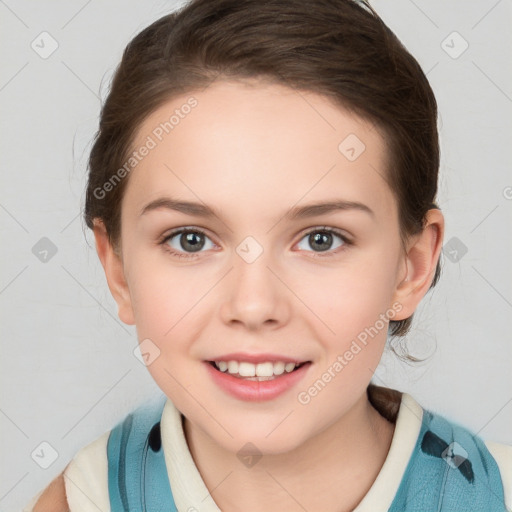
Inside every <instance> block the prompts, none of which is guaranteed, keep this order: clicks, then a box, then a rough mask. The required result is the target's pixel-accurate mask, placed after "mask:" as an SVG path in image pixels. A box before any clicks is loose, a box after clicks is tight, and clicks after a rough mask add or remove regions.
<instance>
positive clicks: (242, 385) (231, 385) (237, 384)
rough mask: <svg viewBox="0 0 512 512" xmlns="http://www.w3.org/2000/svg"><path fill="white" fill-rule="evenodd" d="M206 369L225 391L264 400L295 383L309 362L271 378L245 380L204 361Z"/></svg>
mask: <svg viewBox="0 0 512 512" xmlns="http://www.w3.org/2000/svg"><path fill="white" fill-rule="evenodd" d="M204 364H205V365H206V369H207V371H208V372H209V373H210V375H211V376H212V379H213V381H214V382H215V383H216V384H217V385H218V386H219V387H220V388H221V389H223V390H224V391H225V392H227V393H228V394H230V395H231V396H234V397H235V398H238V399H240V400H245V401H248V402H264V401H266V400H272V399H273V398H276V397H278V396H279V395H281V394H282V393H284V392H285V391H287V390H289V389H290V388H291V387H293V386H294V385H295V384H297V383H298V382H299V381H300V380H301V379H302V378H303V377H304V375H305V374H306V372H307V371H308V368H309V367H310V366H311V363H310V362H308V363H305V364H303V365H302V366H301V367H300V368H297V369H296V370H294V371H293V372H290V373H286V372H285V373H283V374H281V375H278V376H276V377H275V378H274V379H272V380H263V381H257V380H245V379H240V378H237V377H233V376H232V375H229V373H224V372H221V371H220V370H217V369H215V368H214V367H213V366H212V365H211V364H210V363H209V362H207V361H205V362H204Z"/></svg>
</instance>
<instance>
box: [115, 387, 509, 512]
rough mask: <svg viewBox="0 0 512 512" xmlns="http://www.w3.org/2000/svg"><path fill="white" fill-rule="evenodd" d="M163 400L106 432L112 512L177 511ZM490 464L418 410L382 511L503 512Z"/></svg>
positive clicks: (464, 436)
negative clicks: (413, 435) (412, 441)
mask: <svg viewBox="0 0 512 512" xmlns="http://www.w3.org/2000/svg"><path fill="white" fill-rule="evenodd" d="M165 400H166V397H165V396H163V397H162V398H161V400H159V401H158V402H156V403H152V404H148V405H145V406H142V407H139V408H138V409H136V410H135V411H134V412H133V413H132V414H129V415H128V416H127V417H126V418H125V419H124V420H123V421H122V422H120V423H119V424H118V425H117V426H116V427H115V428H114V429H112V431H111V433H110V436H109V439H108V444H107V455H108V490H109V497H110V504H111V511H112V512H156V511H168V512H177V508H176V505H175V503H174V499H173V495H172V491H171V485H170V483H169V477H168V472H167V467H166V465H165V458H164V453H163V448H162V442H161V436H160V419H161V416H162V411H163V407H164V405H165ZM504 501H505V499H504V490H503V484H502V481H501V475H500V471H499V468H498V466H497V464H496V461H495V460H494V458H493V457H492V455H491V454H490V452H489V450H488V449H487V447H486V446H485V444H484V442H483V441H482V440H481V439H480V438H479V437H478V436H476V435H475V434H473V433H472V432H470V431H469V430H468V429H466V428H464V427H461V426H459V425H457V424H455V423H453V422H450V421H448V420H447V419H445V418H444V417H442V416H440V415H437V414H434V413H432V412H430V411H428V410H425V409H424V410H423V420H422V426H421V429H420V433H419V436H418V439H417V441H416V445H415V447H414V451H413V453H412V455H411V458H410V460H409V463H408V465H407V468H406V470H405V473H404V476H403V478H402V481H401V483H400V486H399V488H398V492H397V494H396V496H395V498H394V500H393V503H392V504H391V507H390V508H389V511H388V512H469V511H471V512H507V511H506V507H505V505H504Z"/></svg>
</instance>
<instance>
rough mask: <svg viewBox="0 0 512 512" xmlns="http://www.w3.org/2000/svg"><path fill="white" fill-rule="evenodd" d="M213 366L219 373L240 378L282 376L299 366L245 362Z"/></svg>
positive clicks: (221, 362) (222, 362)
mask: <svg viewBox="0 0 512 512" xmlns="http://www.w3.org/2000/svg"><path fill="white" fill-rule="evenodd" d="M215 366H216V367H217V368H218V369H219V370H220V371H221V372H226V371H227V373H229V374H231V375H239V376H240V377H272V376H275V375H282V374H283V373H284V372H287V373H290V372H292V371H293V370H295V368H296V367H297V366H299V364H295V363H284V362H282V361H279V362H277V363H272V362H270V361H269V362H265V363H258V364H253V363H248V362H246V361H241V362H239V361H215Z"/></svg>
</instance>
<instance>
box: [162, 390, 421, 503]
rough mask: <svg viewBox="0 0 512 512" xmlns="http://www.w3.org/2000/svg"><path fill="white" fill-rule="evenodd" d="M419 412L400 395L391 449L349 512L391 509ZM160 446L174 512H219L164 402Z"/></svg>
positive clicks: (177, 414) (170, 405)
mask: <svg viewBox="0 0 512 512" xmlns="http://www.w3.org/2000/svg"><path fill="white" fill-rule="evenodd" d="M422 419H423V409H422V407H421V406H420V405H419V404H418V403H417V402H416V400H414V398H413V397H412V396H411V395H409V394H407V393H402V400H401V402H400V408H399V410H398V416H397V419H396V423H395V431H394V433H393V439H392V441H391V446H390V449H389V452H388V455H387V457H386V460H385V461H384V464H383V466H382V468H381V470H380V472H379V474H378V475H377V478H376V479H375V481H374V482H373V485H372V486H371V488H370V490H369V491H368V492H367V493H366V495H365V496H364V498H363V499H362V500H361V502H360V503H359V505H358V506H357V507H356V508H355V509H354V511H353V512H381V511H382V512H385V511H387V510H388V509H389V507H390V506H391V503H392V502H393V499H394V497H395V495H396V493H397V491H398V487H399V486H400V482H401V481H402V478H403V475H404V473H405V469H406V468H407V464H408V462H409V459H410V458H411V455H412V452H413V450H414V446H415V445H416V441H417V439H418V435H419V432H420V428H421V422H422ZM160 426H161V435H162V446H163V450H164V457H165V464H166V466H167V471H168V473H169V481H170V483H171V488H172V494H173V497H174V502H175V504H176V508H177V509H178V512H187V511H189V510H197V511H200V512H220V509H219V508H218V506H217V504H216V503H215V501H214V500H213V498H212V497H211V495H210V493H209V491H208V488H207V487H206V484H205V483H204V481H203V479H202V477H201V475H200V473H199V470H198V469H197V466H196V465H195V463H194V459H193V458H192V455H191V453H190V451H189V449H188V445H187V441H186V438H185V433H184V431H183V425H182V415H181V413H180V412H179V411H178V409H176V407H175V405H174V404H173V403H172V402H171V400H170V399H169V398H168V399H167V401H166V403H165V406H164V409H163V412H162V420H161V424H160Z"/></svg>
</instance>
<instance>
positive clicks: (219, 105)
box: [120, 82, 404, 453]
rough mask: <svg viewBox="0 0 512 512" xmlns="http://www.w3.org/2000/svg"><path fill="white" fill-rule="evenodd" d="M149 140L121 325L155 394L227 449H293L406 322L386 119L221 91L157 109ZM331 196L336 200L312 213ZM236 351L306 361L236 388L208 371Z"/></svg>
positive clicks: (132, 210) (244, 90)
mask: <svg viewBox="0 0 512 512" xmlns="http://www.w3.org/2000/svg"><path fill="white" fill-rule="evenodd" d="M191 97H193V98H195V100H194V101H191V100H190V98H191ZM187 102H188V104H189V105H192V104H194V106H193V107H191V108H185V107H184V105H186V104H187ZM176 111H178V113H176ZM173 114H175V118H174V119H173V121H171V122H172V123H173V127H172V129H169V125H165V124H163V123H165V122H166V121H169V119H170V118H171V116H172V115H173ZM177 119H179V120H178V121H177ZM162 126H166V127H167V131H168V133H167V132H166V131H165V130H164V129H163V128H162ZM160 139H161V140H160ZM144 145H146V147H148V148H150V149H149V150H148V151H140V155H139V156H141V155H142V153H145V155H144V156H141V158H140V161H138V163H137V165H136V166H135V167H134V169H133V170H132V171H131V173H130V177H129V182H128V184H127V188H126V191H125V195H124V199H123V203H122V217H121V226H122V229H121V246H122V268H123V272H124V278H125V279H126V286H127V300H126V301H124V302H123V303H120V315H121V318H122V319H124V321H126V322H127V323H135V325H136V328H137V333H138V338H139V341H140V342H143V340H146V341H144V343H145V344H146V348H147V349H149V350H148V351H149V353H150V354H151V355H150V356H149V357H150V364H149V365H148V369H149V371H150V372H151V375H152V376H153V377H154V379H155V381H156V382H157V384H158V385H159V386H160V388H161V389H162V390H163V391H164V392H165V393H166V395H167V396H168V397H169V398H170V399H171V400H172V401H173V403H174V404H175V405H176V407H177V408H178V409H179V410H180V411H181V412H182V413H183V414H184V415H185V417H186V418H187V420H188V421H189V422H190V423H191V424H192V425H194V428H198V429H201V431H202V432H204V433H205V434H207V435H208V436H209V437H211V438H212V439H213V440H214V441H215V442H216V443H218V445H220V446H223V447H225V448H226V449H228V450H230V451H233V452H236V451H237V450H239V449H240V447H241V446H243V445H244V444H245V443H246V442H248V441H251V442H252V443H253V444H254V445H256V446H257V447H258V449H259V450H260V451H261V452H263V453H280V452H285V451H288V450H291V449H293V448H294V447H297V446H299V445H301V444H302V443H305V442H306V441H307V440H308V439H311V438H313V437H314V436H316V435H317V434H319V433H320V432H322V431H323V430H325V429H327V428H329V427H331V426H333V425H334V424H336V423H337V422H339V421H342V420H343V418H344V417H345V416H346V415H347V414H348V413H349V411H350V410H351V409H352V408H353V407H354V404H355V403H356V402H357V401H358V400H359V399H360V397H361V396H362V395H363V394H364V392H365V389H366V387H367V385H368V383H369V381H370V379H371V377H372V371H371V369H375V367H376V366H377V364H378V362H379V360H380V357H381V354H382V351H383V348H384V344H385V340H386V333H387V326H388V321H389V320H390V319H392V318H393V317H394V319H397V318H398V317H399V315H398V311H399V310H400V305H399V304H397V303H396V294H395V292H396V288H397V285H398V283H399V282H400V281H402V280H403V277H404V256H403V252H402V247H401V243H400V235H399V224H398V213H397V205H396V201H395V198H394V195H393V193H392V191H391V190H390V188H389V187H388V185H387V183H386V181H385V180H384V179H383V177H382V176H383V175H384V173H385V162H386V147H385V144H384V141H383V139H382V137H381V135H380V134H379V133H378V132H377V130H376V129H375V126H372V125H371V124H369V123H367V122H364V121H363V120H362V119H360V118H358V117H356V116H355V115H353V114H350V113H348V112H347V111H345V110H343V109H341V108H340V107H339V106H335V105H333V104H331V103H330V102H329V100H328V99H327V98H325V97H323V96H319V95H315V94H313V93H304V92H301V93H300V94H299V93H298V92H296V91H294V90H292V89H288V88H285V87H283V86H280V85H275V84H273V85H268V84H267V85H264V84H261V83H256V82H254V83H252V84H250V83H249V82H247V83H239V82H217V83H215V84H213V85H210V86H209V87H208V88H207V89H205V90H204V91H201V92H197V93H193V94H192V93H190V94H187V95H183V96H181V97H176V98H173V99H172V101H169V102H168V103H167V104H165V105H163V106H162V107H161V108H159V109H158V110H157V111H155V112H154V113H153V114H152V115H151V116H150V117H149V118H147V119H146V120H145V122H144V124H143V125H142V126H141V127H140V130H139V132H138V134H137V138H136V141H135V144H134V148H135V149H138V148H141V147H142V146H144ZM173 201H174V203H173ZM178 202H179V203H182V205H181V206H182V208H178V209H174V208H173V205H174V206H175V205H176V204H177V203H178ZM184 203H196V204H197V206H193V205H192V206H191V205H189V207H188V208H184V207H183V206H184ZM326 203H338V206H339V207H338V208H326V207H314V208H312V207H310V208H306V207H307V206H311V205H320V204H326ZM209 210H212V211H213V214H211V215H206V214H205V213H207V212H208V211H209ZM395 315H396V316H395ZM148 340H150V341H148ZM233 353H238V354H239V355H238V356H237V357H236V359H238V360H240V361H242V362H246V361H249V362H250V361H251V358H250V356H260V355H262V358H263V360H267V361H269V362H272V361H283V362H286V361H296V362H300V363H303V362H305V363H306V364H304V365H303V366H301V367H298V368H297V369H296V370H295V371H293V372H291V373H290V374H288V373H287V372H286V371H285V372H284V374H283V375H285V376H283V375H281V376H278V377H276V378H274V379H273V380H272V381H264V382H261V383H258V382H256V381H243V383H244V384H243V383H240V384H237V383H234V384H233V379H235V378H236V377H229V376H226V374H225V373H222V372H221V371H219V370H216V369H214V368H213V366H212V365H211V364H210V363H209V361H227V360H232V359H233V358H232V356H231V355H232V354H233ZM240 354H241V355H240ZM244 358H245V359H244ZM243 366H244V368H245V369H248V371H251V369H252V367H251V366H250V365H243ZM263 366H264V367H266V368H267V369H268V365H266V366H265V365H263ZM279 366H280V365H279V364H277V365H276V367H277V368H279ZM261 368H263V367H261ZM261 368H260V370H261ZM272 368H273V369H275V368H274V366H272ZM240 371H242V369H241V368H240ZM244 371H245V370H244ZM263 371H264V370H263ZM276 371H277V372H279V371H280V370H279V369H277V370H276ZM278 381H279V382H278ZM281 382H283V384H281ZM245 384H246V385H247V386H252V387H251V389H249V390H247V389H248V388H245V387H244V385H245ZM258 386H259V391H258ZM244 390H245V391H244ZM244 393H245V394H244Z"/></svg>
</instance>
